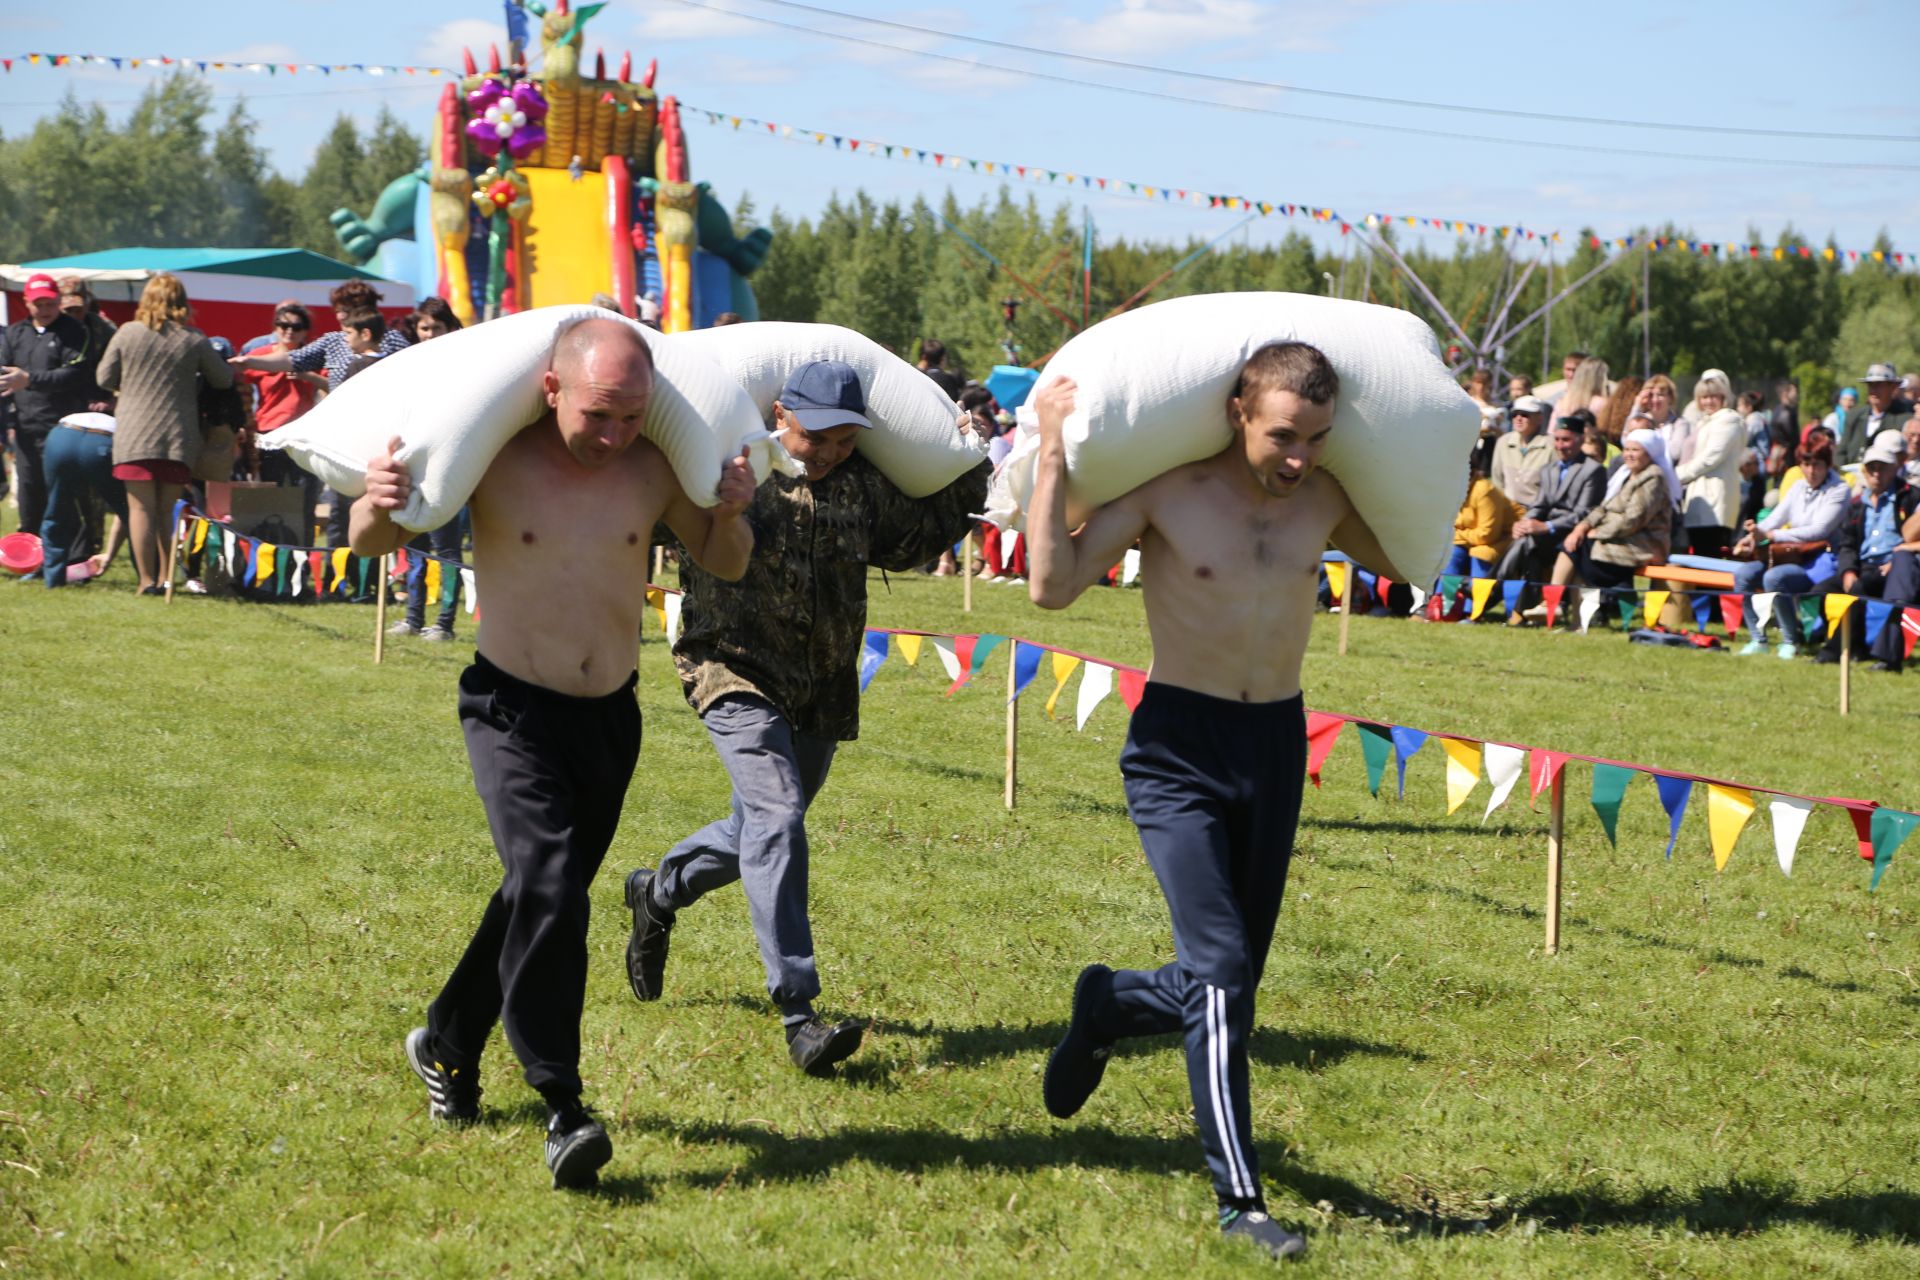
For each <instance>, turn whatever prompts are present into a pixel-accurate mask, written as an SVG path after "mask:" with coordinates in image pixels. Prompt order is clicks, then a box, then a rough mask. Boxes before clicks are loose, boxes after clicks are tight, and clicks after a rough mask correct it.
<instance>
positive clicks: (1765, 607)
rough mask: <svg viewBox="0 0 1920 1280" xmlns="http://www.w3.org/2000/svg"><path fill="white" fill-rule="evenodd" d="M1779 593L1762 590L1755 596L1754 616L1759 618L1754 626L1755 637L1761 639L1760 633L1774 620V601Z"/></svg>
mask: <svg viewBox="0 0 1920 1280" xmlns="http://www.w3.org/2000/svg"><path fill="white" fill-rule="evenodd" d="M1779 594H1780V593H1779V592H1778V591H1762V592H1761V593H1760V594H1759V595H1757V596H1755V597H1754V598H1753V616H1754V617H1755V618H1756V619H1757V620H1758V621H1757V622H1756V624H1755V626H1754V628H1753V638H1754V639H1756V640H1758V639H1761V638H1762V637H1761V635H1760V633H1761V632H1762V631H1765V630H1766V629H1767V624H1768V623H1769V622H1772V621H1773V601H1774V597H1776V596H1778V595H1779Z"/></svg>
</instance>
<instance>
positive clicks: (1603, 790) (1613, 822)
mask: <svg viewBox="0 0 1920 1280" xmlns="http://www.w3.org/2000/svg"><path fill="white" fill-rule="evenodd" d="M1634 776H1635V770H1632V769H1628V768H1626V767H1625V766H1623V765H1617V764H1596V765H1594V766H1593V811H1594V812H1595V813H1597V814H1599V815H1600V825H1601V827H1602V828H1604V829H1605V831H1606V833H1607V843H1608V844H1610V845H1612V846H1614V847H1615V848H1616V849H1617V848H1619V847H1620V841H1619V839H1618V838H1617V837H1616V836H1615V835H1614V831H1615V828H1617V827H1618V826H1619V825H1620V801H1621V799H1622V798H1623V797H1624V796H1625V795H1626V794H1627V784H1628V783H1629V782H1632V781H1633V779H1634Z"/></svg>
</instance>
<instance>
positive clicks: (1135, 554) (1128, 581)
mask: <svg viewBox="0 0 1920 1280" xmlns="http://www.w3.org/2000/svg"><path fill="white" fill-rule="evenodd" d="M1139 576H1140V549H1139V548H1138V547H1128V548H1127V553H1126V554H1125V555H1123V556H1121V557H1120V585H1121V586H1123V587H1130V586H1132V585H1133V583H1134V580H1135V579H1137V578H1138V577H1139Z"/></svg>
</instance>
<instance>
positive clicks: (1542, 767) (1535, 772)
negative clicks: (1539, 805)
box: [1527, 747, 1567, 807]
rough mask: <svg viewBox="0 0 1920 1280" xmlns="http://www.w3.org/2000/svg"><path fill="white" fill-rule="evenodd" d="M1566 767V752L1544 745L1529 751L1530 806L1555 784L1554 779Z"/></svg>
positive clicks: (1528, 781)
mask: <svg viewBox="0 0 1920 1280" xmlns="http://www.w3.org/2000/svg"><path fill="white" fill-rule="evenodd" d="M1566 767H1567V756H1566V754H1565V753H1564V752H1559V751H1548V750H1546V749H1545V748H1542V747H1534V748H1533V749H1532V750H1531V751H1530V752H1529V753H1528V755H1527V785H1528V787H1529V788H1531V789H1530V790H1529V791H1528V792H1527V804H1528V806H1529V807H1531V806H1532V804H1533V802H1534V801H1535V800H1537V799H1539V797H1540V793H1541V792H1542V791H1545V790H1546V789H1547V788H1549V787H1551V786H1552V785H1553V783H1554V780H1555V779H1556V778H1558V777H1559V776H1560V771H1561V770H1562V769H1564V768H1566Z"/></svg>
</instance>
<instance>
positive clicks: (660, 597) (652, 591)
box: [647, 587, 667, 631]
mask: <svg viewBox="0 0 1920 1280" xmlns="http://www.w3.org/2000/svg"><path fill="white" fill-rule="evenodd" d="M647 607H648V608H650V609H652V610H653V611H654V613H655V614H656V615H658V616H659V618H660V629H661V630H662V631H665V630H666V629H667V593H666V592H665V591H663V590H662V589H661V588H659V587H648V588H647Z"/></svg>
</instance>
